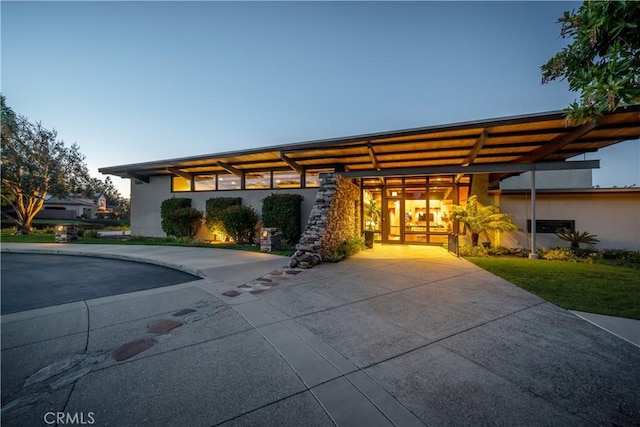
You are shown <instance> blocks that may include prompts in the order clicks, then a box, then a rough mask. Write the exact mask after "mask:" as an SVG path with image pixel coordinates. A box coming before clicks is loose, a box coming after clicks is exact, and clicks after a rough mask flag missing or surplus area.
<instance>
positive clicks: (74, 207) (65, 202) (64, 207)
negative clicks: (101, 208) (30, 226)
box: [36, 197, 98, 219]
mask: <svg viewBox="0 0 640 427" xmlns="http://www.w3.org/2000/svg"><path fill="white" fill-rule="evenodd" d="M97 210H98V206H97V204H96V202H95V201H93V200H91V199H80V198H77V199H76V198H68V199H58V198H55V197H49V198H47V199H46V200H45V202H44V205H43V207H42V210H41V211H40V212H38V214H37V215H36V218H37V219H77V218H87V219H92V218H95V217H96V212H97Z"/></svg>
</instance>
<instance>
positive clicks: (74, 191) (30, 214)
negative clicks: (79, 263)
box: [0, 95, 122, 233]
mask: <svg viewBox="0 0 640 427" xmlns="http://www.w3.org/2000/svg"><path fill="white" fill-rule="evenodd" d="M0 102H1V108H2V124H1V137H2V153H1V154H2V160H1V166H2V170H1V177H2V192H1V195H2V205H3V214H4V216H7V217H9V218H11V219H13V220H14V221H15V222H16V225H17V226H18V228H19V231H20V232H22V233H28V232H29V231H30V230H31V224H32V221H33V219H34V218H35V216H36V214H37V213H38V212H39V211H40V210H41V209H42V207H43V205H44V202H45V198H46V197H47V195H52V196H55V197H59V198H67V197H69V196H70V195H82V194H87V193H91V194H89V197H92V198H93V192H99V193H103V192H104V193H106V194H105V196H106V197H107V198H112V199H122V198H121V197H120V195H119V193H118V192H117V190H115V188H114V187H113V185H112V184H111V181H110V180H109V181H108V182H107V181H105V183H102V181H100V180H97V179H95V178H90V177H89V172H88V169H87V166H86V164H85V163H84V156H83V155H82V153H80V147H78V145H77V144H72V145H71V146H67V145H65V143H64V142H63V141H61V140H59V139H58V135H57V133H56V131H55V130H49V129H46V128H44V127H43V126H42V124H41V123H31V122H30V121H29V120H27V118H26V117H24V116H21V115H19V114H15V113H14V111H13V110H12V109H11V108H10V107H8V106H7V105H6V100H5V97H4V96H3V95H0ZM89 189H90V190H89ZM6 207H8V208H9V209H10V210H12V211H13V215H12V216H8V215H7V212H6V209H5V208H6Z"/></svg>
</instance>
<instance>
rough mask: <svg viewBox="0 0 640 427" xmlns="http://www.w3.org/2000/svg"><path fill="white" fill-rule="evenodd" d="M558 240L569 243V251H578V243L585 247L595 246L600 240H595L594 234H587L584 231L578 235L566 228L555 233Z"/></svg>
mask: <svg viewBox="0 0 640 427" xmlns="http://www.w3.org/2000/svg"><path fill="white" fill-rule="evenodd" d="M556 236H558V237H559V238H560V239H562V240H564V241H567V242H569V243H571V249H580V243H584V244H585V245H595V244H596V243H598V242H600V240H598V239H596V237H597V235H596V234H589V233H587V232H586V231H585V232H583V233H580V232H579V231H577V230H576V231H571V230H569V229H567V228H563V229H562V231H559V232H557V233H556Z"/></svg>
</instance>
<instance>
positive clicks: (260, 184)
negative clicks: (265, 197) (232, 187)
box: [244, 172, 271, 190]
mask: <svg viewBox="0 0 640 427" xmlns="http://www.w3.org/2000/svg"><path fill="white" fill-rule="evenodd" d="M244 188H246V189H247V190H257V189H267V188H271V172H247V173H245V174H244Z"/></svg>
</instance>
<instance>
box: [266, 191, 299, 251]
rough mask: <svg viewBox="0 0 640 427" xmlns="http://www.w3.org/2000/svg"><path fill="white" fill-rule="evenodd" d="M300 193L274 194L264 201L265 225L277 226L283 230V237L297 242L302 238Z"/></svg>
mask: <svg viewBox="0 0 640 427" xmlns="http://www.w3.org/2000/svg"><path fill="white" fill-rule="evenodd" d="M301 203H302V196H301V195H299V194H272V195H270V196H268V197H266V198H265V199H264V200H263V201H262V224H263V227H275V228H277V229H278V230H280V232H282V239H283V240H286V241H288V242H292V243H294V242H297V241H298V240H299V239H300V233H301V229H300V217H301V213H300V204H301Z"/></svg>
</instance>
